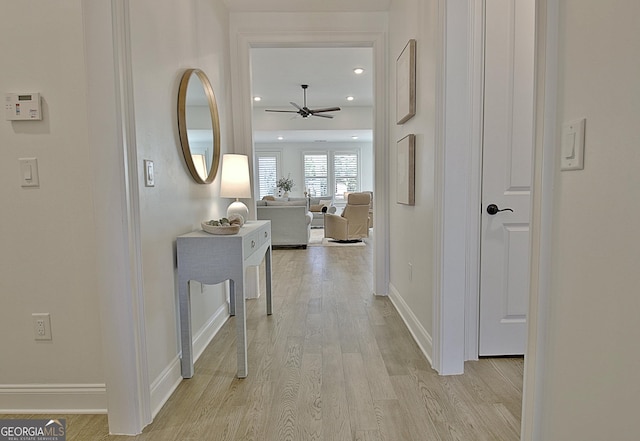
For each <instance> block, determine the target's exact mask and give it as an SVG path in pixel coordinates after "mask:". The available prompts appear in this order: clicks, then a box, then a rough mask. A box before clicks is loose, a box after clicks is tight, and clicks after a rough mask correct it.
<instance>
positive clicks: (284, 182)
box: [276, 175, 293, 198]
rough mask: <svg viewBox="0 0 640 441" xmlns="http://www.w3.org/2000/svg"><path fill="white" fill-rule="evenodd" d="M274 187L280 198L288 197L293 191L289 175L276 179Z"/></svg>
mask: <svg viewBox="0 0 640 441" xmlns="http://www.w3.org/2000/svg"><path fill="white" fill-rule="evenodd" d="M276 186H277V187H278V189H279V190H280V193H281V195H282V197H285V198H286V197H289V192H290V191H291V190H292V189H293V179H291V175H287V177H286V178H280V179H278V182H277V183H276Z"/></svg>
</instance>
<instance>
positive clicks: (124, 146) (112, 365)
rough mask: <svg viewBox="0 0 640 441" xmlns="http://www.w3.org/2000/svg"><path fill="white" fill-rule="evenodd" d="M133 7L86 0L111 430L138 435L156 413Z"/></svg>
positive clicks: (120, 1) (124, 0) (123, 0)
mask: <svg viewBox="0 0 640 441" xmlns="http://www.w3.org/2000/svg"><path fill="white" fill-rule="evenodd" d="M128 12H129V2H128V0H111V1H110V2H95V1H93V0H83V1H82V13H83V22H84V39H85V57H86V65H85V66H86V70H87V102H88V103H92V104H93V105H90V106H89V114H88V117H87V122H88V126H89V130H88V131H89V148H90V152H91V156H92V160H93V164H94V167H93V174H92V176H93V188H94V191H93V197H94V200H95V204H94V207H95V208H94V211H95V219H96V244H97V246H96V252H97V271H98V284H97V291H98V296H99V308H100V319H101V330H102V347H103V357H104V362H103V369H104V376H105V380H106V384H107V411H108V417H109V432H110V433H111V434H126V435H136V434H139V433H141V432H142V429H143V428H144V427H145V426H146V425H147V424H149V423H150V422H151V419H152V418H151V405H150V403H151V398H150V383H149V372H148V368H147V349H146V336H145V320H144V298H143V286H142V257H141V248H142V245H141V240H140V216H139V207H140V203H139V194H138V167H137V161H138V160H137V148H136V133H135V117H134V107H133V80H132V78H131V52H130V38H129V26H130V24H129V14H128Z"/></svg>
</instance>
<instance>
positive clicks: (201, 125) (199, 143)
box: [178, 69, 220, 184]
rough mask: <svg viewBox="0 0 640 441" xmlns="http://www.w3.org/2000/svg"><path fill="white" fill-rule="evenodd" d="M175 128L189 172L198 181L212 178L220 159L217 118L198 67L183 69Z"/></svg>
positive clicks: (211, 94)
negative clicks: (176, 125)
mask: <svg viewBox="0 0 640 441" xmlns="http://www.w3.org/2000/svg"><path fill="white" fill-rule="evenodd" d="M178 129H179V132H180V143H181V144H182V153H183V154H184V158H185V161H186V163H187V168H188V169H189V172H190V173H191V176H192V177H193V179H194V180H195V181H196V182H198V183H200V184H209V183H211V182H213V180H214V178H215V177H216V173H217V171H218V164H219V161H220V122H219V119H218V108H217V105H216V99H215V95H214V93H213V88H212V87H211V84H210V83H209V79H208V78H207V76H206V74H205V73H204V72H202V71H201V70H200V69H187V71H185V73H184V74H183V76H182V79H181V80H180V89H179V91H178Z"/></svg>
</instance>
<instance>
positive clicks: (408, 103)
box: [396, 39, 416, 124]
mask: <svg viewBox="0 0 640 441" xmlns="http://www.w3.org/2000/svg"><path fill="white" fill-rule="evenodd" d="M415 114H416V40H413V39H411V40H409V42H408V43H407V45H406V46H405V47H404V49H403V50H402V52H401V53H400V56H399V57H398V59H397V60H396V124H404V122H405V121H408V120H409V119H411V117H413V115H415Z"/></svg>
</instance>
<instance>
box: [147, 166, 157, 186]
mask: <svg viewBox="0 0 640 441" xmlns="http://www.w3.org/2000/svg"><path fill="white" fill-rule="evenodd" d="M144 185H145V187H155V185H156V181H155V177H154V175H153V161H150V160H149V159H145V160H144Z"/></svg>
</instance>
